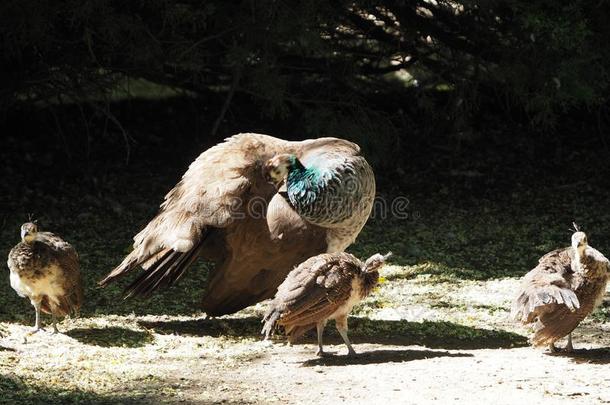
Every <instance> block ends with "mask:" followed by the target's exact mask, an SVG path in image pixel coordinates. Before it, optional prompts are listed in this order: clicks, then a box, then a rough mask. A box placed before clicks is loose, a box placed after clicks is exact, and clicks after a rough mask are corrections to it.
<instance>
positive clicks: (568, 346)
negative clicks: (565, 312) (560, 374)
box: [563, 333, 574, 353]
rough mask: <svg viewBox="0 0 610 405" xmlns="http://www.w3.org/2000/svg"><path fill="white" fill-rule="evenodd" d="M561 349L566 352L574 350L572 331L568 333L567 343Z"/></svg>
mask: <svg viewBox="0 0 610 405" xmlns="http://www.w3.org/2000/svg"><path fill="white" fill-rule="evenodd" d="M563 350H564V351H565V352H567V353H572V352H573V351H574V346H572V333H570V334H569V335H568V344H567V345H566V347H565V348H564V349H563Z"/></svg>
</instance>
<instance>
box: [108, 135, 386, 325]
mask: <svg viewBox="0 0 610 405" xmlns="http://www.w3.org/2000/svg"><path fill="white" fill-rule="evenodd" d="M374 197H375V177H374V175H373V171H372V169H371V167H370V166H369V164H368V163H367V161H366V159H365V158H364V157H363V156H362V155H361V154H360V148H359V147H358V145H356V144H354V143H352V142H349V141H346V140H343V139H337V138H320V139H312V140H305V141H301V142H290V141H285V140H282V139H278V138H274V137H271V136H268V135H262V134H251V133H246V134H239V135H235V136H232V137H230V138H228V139H227V140H226V141H225V142H223V143H220V144H218V145H216V146H214V147H212V148H210V149H208V150H206V151H205V152H203V153H202V154H201V155H200V156H199V157H198V158H197V159H196V160H195V161H194V162H193V163H192V164H191V165H190V167H189V169H188V170H187V171H186V173H185V174H184V176H183V177H182V180H181V181H180V182H179V183H178V184H177V185H176V186H175V187H174V188H173V189H172V190H171V191H170V192H169V193H168V194H167V195H166V196H165V201H164V202H163V203H162V204H161V208H160V210H159V213H158V214H157V215H156V216H155V217H154V218H153V219H152V221H150V223H149V224H148V225H147V226H146V227H145V228H144V229H143V230H142V231H141V232H140V233H138V234H137V235H136V236H135V237H134V242H135V243H134V249H133V251H132V252H131V253H130V254H129V255H127V257H125V259H124V260H123V261H122V262H121V263H120V264H119V265H118V266H117V267H116V268H115V269H114V270H112V272H110V274H108V275H107V276H106V278H105V279H103V280H102V281H101V282H100V284H101V285H102V286H104V285H107V284H108V283H110V282H112V281H113V280H115V279H116V278H118V277H121V276H123V275H125V274H126V273H128V272H130V271H132V270H134V269H136V268H138V267H140V266H141V267H142V268H143V270H142V271H141V272H140V274H139V275H138V276H137V277H136V278H135V279H134V280H133V281H132V282H131V283H130V284H129V285H128V286H127V287H126V290H125V293H126V296H144V297H146V296H149V295H150V294H151V293H153V292H154V291H155V290H157V289H159V288H161V287H167V286H170V285H172V284H173V283H174V282H175V281H176V280H178V279H179V278H180V277H181V276H182V275H183V274H184V272H185V271H186V270H187V268H188V267H189V266H190V265H191V264H192V263H193V262H195V261H196V260H197V259H198V258H202V259H205V260H209V261H212V262H214V263H215V266H214V268H213V269H212V270H211V271H210V275H209V279H208V280H209V281H208V285H207V291H206V292H205V295H204V298H203V303H202V304H203V310H204V311H206V313H207V314H208V315H211V316H217V315H223V314H228V313H233V312H236V311H238V310H240V309H242V308H245V307H247V306H249V305H251V304H254V303H256V302H259V301H261V300H264V299H266V298H270V297H272V296H273V294H274V293H275V291H276V288H277V286H278V285H279V284H280V283H281V282H282V281H283V280H284V278H285V277H286V275H287V274H288V272H289V271H290V270H291V269H293V268H294V266H296V265H297V264H299V263H301V262H302V261H303V260H305V259H307V258H309V257H311V256H314V255H317V254H319V253H324V252H337V251H343V250H344V249H345V248H347V247H348V246H349V245H350V244H351V243H352V242H354V240H355V239H356V236H358V234H359V233H360V230H361V229H362V227H363V226H364V224H365V222H366V221H367V219H368V217H369V215H370V212H371V209H372V206H373V200H374Z"/></svg>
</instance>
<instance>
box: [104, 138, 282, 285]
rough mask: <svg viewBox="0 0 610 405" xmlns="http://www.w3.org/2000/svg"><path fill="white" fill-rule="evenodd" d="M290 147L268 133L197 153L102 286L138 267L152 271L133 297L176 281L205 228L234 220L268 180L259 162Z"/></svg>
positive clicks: (191, 260) (188, 262)
mask: <svg viewBox="0 0 610 405" xmlns="http://www.w3.org/2000/svg"><path fill="white" fill-rule="evenodd" d="M286 144H287V142H286V141H283V140H280V139H277V138H273V137H270V136H267V135H260V134H239V135H235V136H233V137H230V138H228V139H227V140H226V141H225V142H223V143H221V144H218V145H216V146H214V147H212V148H210V149H208V150H206V151H205V152H203V153H202V154H201V155H199V157H198V158H197V159H196V160H195V161H194V162H193V163H192V164H191V165H190V166H189V168H188V170H187V171H186V173H185V174H184V176H183V177H182V179H181V180H180V182H178V184H176V186H175V187H174V188H173V189H172V190H170V192H169V193H167V195H166V196H165V200H164V202H163V203H162V204H161V207H160V210H159V213H158V214H157V216H156V217H155V218H153V220H152V221H150V222H149V223H148V225H147V226H146V227H145V228H144V229H143V230H142V231H140V232H139V233H138V234H137V235H136V236H135V237H134V250H133V251H132V252H131V253H130V254H129V255H128V256H127V257H126V258H125V259H124V260H123V262H122V263H121V264H119V265H118V266H117V267H116V268H115V269H114V270H113V271H112V272H110V274H108V275H107V276H106V278H104V279H103V280H102V281H101V282H100V284H101V285H106V284H108V283H109V282H111V281H112V280H114V279H116V278H117V277H120V276H122V275H124V274H125V273H127V272H128V271H130V270H132V269H134V268H136V267H137V266H139V265H142V266H143V267H144V268H146V269H147V270H151V271H147V272H145V273H143V274H142V275H141V277H140V278H138V279H137V280H136V282H135V284H133V285H132V286H131V287H132V288H131V292H132V293H135V294H140V295H147V294H148V293H150V292H152V291H153V290H155V289H156V288H158V287H159V286H161V285H168V284H171V283H173V281H175V280H176V279H177V278H179V277H180V276H181V275H182V273H183V272H184V270H185V269H186V268H187V267H188V266H189V265H190V264H191V263H192V262H193V261H194V260H195V259H196V257H197V254H196V250H197V248H198V245H199V244H200V242H201V241H202V239H203V238H204V234H205V232H206V230H207V229H209V228H210V227H214V228H224V227H227V226H228V225H230V224H231V223H232V222H234V221H235V219H236V217H235V215H236V214H239V213H241V210H243V203H244V200H245V199H246V197H247V194H248V192H249V190H250V188H251V187H252V186H253V185H254V183H256V182H263V181H264V179H263V176H262V173H261V159H264V158H266V157H271V156H273V155H274V154H276V153H281V152H283V149H282V148H283V147H285V145H286ZM128 288H129V287H128Z"/></svg>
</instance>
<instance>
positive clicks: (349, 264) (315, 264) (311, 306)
mask: <svg viewBox="0 0 610 405" xmlns="http://www.w3.org/2000/svg"><path fill="white" fill-rule="evenodd" d="M389 256H390V253H388V254H387V255H385V256H383V255H380V254H376V255H373V256H371V257H370V258H369V259H368V260H367V261H366V262H364V263H363V262H361V261H360V260H358V259H357V258H356V257H355V256H353V255H351V254H349V253H345V252H339V253H325V254H321V255H318V256H314V257H312V258H310V259H308V260H306V261H304V262H303V263H301V264H300V265H299V266H298V267H296V268H295V269H294V270H292V271H291V272H290V273H289V274H288V277H286V280H285V281H284V282H283V283H282V284H281V285H280V286H279V287H278V289H277V293H276V294H275V298H274V299H273V301H272V302H271V306H270V307H269V310H268V311H267V313H266V314H265V317H264V318H263V322H264V323H265V325H264V327H263V330H262V334H263V335H265V339H269V337H270V336H271V335H272V334H273V331H274V329H275V328H276V326H283V327H284V330H285V333H286V335H287V336H288V340H289V342H291V343H292V342H294V341H295V340H296V339H297V338H298V337H299V336H301V335H303V334H304V333H305V332H307V331H308V330H310V329H313V328H314V327H315V328H317V332H318V352H317V354H318V356H323V355H324V350H323V348H322V333H323V331H324V326H325V325H326V322H327V321H328V320H329V319H334V320H335V325H336V327H337V330H338V331H339V334H340V335H341V337H342V338H343V341H344V342H345V344H346V345H347V349H348V354H350V355H353V354H355V353H356V352H355V351H354V349H353V347H352V345H351V343H350V341H349V339H348V337H347V316H348V315H349V313H350V312H351V310H352V308H353V307H354V305H356V304H357V303H359V302H360V301H361V300H362V299H363V298H365V297H366V296H367V295H369V293H370V292H371V291H372V290H373V288H374V287H375V286H376V285H377V282H378V279H379V272H378V269H379V267H381V265H382V264H383V263H385V261H386V259H387V258H388V257H389Z"/></svg>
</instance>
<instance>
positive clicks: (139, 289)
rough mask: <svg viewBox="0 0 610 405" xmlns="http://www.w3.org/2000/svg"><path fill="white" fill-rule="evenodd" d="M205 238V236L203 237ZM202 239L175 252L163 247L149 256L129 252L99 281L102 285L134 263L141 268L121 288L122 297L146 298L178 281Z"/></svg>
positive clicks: (197, 253) (134, 265) (194, 257)
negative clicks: (137, 273) (184, 249)
mask: <svg viewBox="0 0 610 405" xmlns="http://www.w3.org/2000/svg"><path fill="white" fill-rule="evenodd" d="M204 239H205V238H204ZM202 244H203V239H202V240H201V241H200V242H199V243H198V244H197V245H195V246H194V247H193V248H192V249H191V250H188V251H186V252H178V251H175V250H173V249H165V250H162V251H160V252H157V253H155V254H152V255H150V256H147V257H144V258H142V257H141V256H139V255H137V254H135V251H134V252H131V253H130V254H129V255H128V256H127V257H126V258H125V259H124V260H123V261H122V262H121V264H119V265H118V266H117V267H116V268H115V269H114V270H112V272H110V274H108V275H107V276H106V278H104V279H103V280H102V281H100V282H99V285H101V286H102V287H105V286H106V285H108V284H109V283H111V282H112V281H114V280H115V279H117V278H119V277H121V276H123V275H124V274H126V273H128V272H129V271H131V270H133V269H134V268H136V267H138V266H143V267H144V268H145V269H144V270H143V271H142V273H140V275H139V276H138V277H137V278H136V279H135V280H133V281H132V282H131V283H130V284H129V285H128V286H127V287H125V290H124V291H123V293H124V296H125V298H130V297H142V298H147V297H150V295H151V294H152V293H153V292H154V291H156V290H158V289H160V288H167V287H170V286H172V285H173V284H174V283H175V282H176V281H178V280H179V279H180V278H181V277H182V276H183V275H184V273H185V272H186V270H187V269H188V268H189V267H190V265H191V264H192V263H193V262H194V261H195V260H196V259H197V257H198V256H199V251H200V248H201V245H202Z"/></svg>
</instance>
